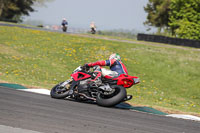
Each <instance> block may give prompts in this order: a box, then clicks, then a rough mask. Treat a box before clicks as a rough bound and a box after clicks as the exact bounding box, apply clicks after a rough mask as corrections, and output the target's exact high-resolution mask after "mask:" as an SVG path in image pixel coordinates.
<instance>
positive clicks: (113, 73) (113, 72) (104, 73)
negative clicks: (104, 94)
mask: <svg viewBox="0 0 200 133" xmlns="http://www.w3.org/2000/svg"><path fill="white" fill-rule="evenodd" d="M101 66H110V70H109V69H106V68H102V67H101ZM84 67H86V68H88V67H94V77H95V78H94V79H93V80H91V82H93V83H96V84H97V85H98V84H99V85H100V84H101V77H105V78H116V77H118V76H120V75H121V74H128V71H127V69H126V67H125V65H124V64H123V63H122V61H121V57H120V55H119V54H118V53H114V54H112V55H110V57H109V59H108V60H102V61H97V62H93V63H87V64H85V65H84Z"/></svg>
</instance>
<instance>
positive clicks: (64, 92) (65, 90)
mask: <svg viewBox="0 0 200 133" xmlns="http://www.w3.org/2000/svg"><path fill="white" fill-rule="evenodd" d="M63 83H64V82H61V83H59V84H57V85H55V86H54V87H53V88H52V89H51V93H50V94H51V97H52V98H56V99H62V98H65V97H67V96H68V95H69V88H70V85H71V82H69V83H67V84H66V85H64V86H63V85H62V84H63Z"/></svg>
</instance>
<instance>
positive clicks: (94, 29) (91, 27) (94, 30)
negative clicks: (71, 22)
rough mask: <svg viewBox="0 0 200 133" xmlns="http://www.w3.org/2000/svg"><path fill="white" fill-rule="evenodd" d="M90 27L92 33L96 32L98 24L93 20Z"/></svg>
mask: <svg viewBox="0 0 200 133" xmlns="http://www.w3.org/2000/svg"><path fill="white" fill-rule="evenodd" d="M90 29H91V33H92V34H95V33H96V25H95V23H94V22H93V21H92V22H91V23H90Z"/></svg>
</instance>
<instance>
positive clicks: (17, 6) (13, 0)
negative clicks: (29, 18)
mask: <svg viewBox="0 0 200 133" xmlns="http://www.w3.org/2000/svg"><path fill="white" fill-rule="evenodd" d="M45 1H51V0H0V19H1V20H15V21H21V16H22V15H29V13H30V12H33V11H35V10H34V9H33V7H32V6H33V5H34V4H36V3H39V4H43V3H44V2H45Z"/></svg>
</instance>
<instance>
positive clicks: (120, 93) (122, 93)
mask: <svg viewBox="0 0 200 133" xmlns="http://www.w3.org/2000/svg"><path fill="white" fill-rule="evenodd" d="M91 69H92V68H90V69H89V68H85V67H82V66H79V67H77V68H76V69H75V70H74V71H73V73H72V74H71V79H69V80H66V81H64V82H61V83H59V84H57V85H55V86H54V87H53V88H52V89H51V93H50V94H51V97H52V98H56V99H64V98H70V99H74V100H77V101H93V102H96V103H97V104H98V105H100V106H104V107H111V106H115V105H117V104H119V103H120V102H123V101H127V100H130V99H131V98H132V96H131V95H127V92H126V88H130V87H131V86H132V85H135V84H138V83H139V78H138V77H135V76H129V75H127V74H121V75H120V76H119V77H116V78H112V79H108V78H102V81H101V83H100V84H99V83H98V84H97V83H95V82H91V80H92V79H94V78H95V76H94V73H93V70H91Z"/></svg>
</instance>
